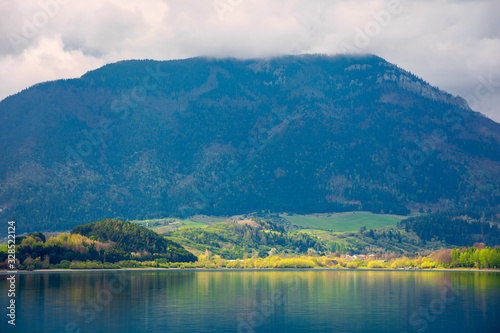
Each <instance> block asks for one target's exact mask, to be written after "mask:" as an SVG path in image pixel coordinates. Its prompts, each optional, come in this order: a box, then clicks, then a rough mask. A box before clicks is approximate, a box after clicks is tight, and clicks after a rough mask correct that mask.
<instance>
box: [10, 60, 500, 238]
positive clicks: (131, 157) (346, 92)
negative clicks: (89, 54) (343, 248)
mask: <svg viewBox="0 0 500 333" xmlns="http://www.w3.org/2000/svg"><path fill="white" fill-rule="evenodd" d="M145 78H146V82H147V86H145V84H144V82H145V81H144V79H145ZM146 88H147V89H146ZM139 91H141V92H143V93H144V94H142V95H141V94H139V93H138V92H139ZM0 119H1V121H0V142H8V143H9V144H6V145H2V146H1V147H0V155H1V156H7V157H8V158H2V159H0V219H1V220H5V219H9V220H16V221H17V224H16V225H17V232H18V233H19V234H20V233H23V232H33V231H49V230H55V231H61V230H69V229H71V228H72V227H74V226H75V225H77V224H81V223H89V222H92V221H96V220H100V219H103V218H117V219H126V220H134V219H144V218H155V217H168V216H181V217H186V216H189V215H194V214H206V215H218V216H231V215H236V214H245V213H248V212H256V211H262V210H265V211H271V212H295V213H321V212H340V211H354V210H365V211H371V212H374V213H381V212H384V213H392V214H401V215H405V214H408V213H409V209H412V210H418V209H419V208H421V209H424V210H425V211H426V212H427V211H428V210H431V211H432V212H435V211H438V210H448V209H452V208H457V207H465V206H467V207H472V206H475V207H478V208H479V209H481V208H492V209H491V213H488V215H487V216H486V219H488V220H490V221H492V220H497V219H498V215H497V214H498V213H500V212H499V211H498V207H500V206H499V204H500V196H499V191H500V175H499V170H500V146H499V142H500V137H499V136H500V134H499V133H500V125H499V124H497V123H495V122H493V121H491V120H489V119H487V118H485V117H483V116H482V115H480V114H478V113H475V112H473V111H472V110H470V109H469V107H468V106H467V104H466V103H465V101H464V100H463V99H461V98H457V97H453V96H451V95H449V94H447V93H445V92H443V91H440V90H439V89H437V88H435V87H432V86H430V85H429V84H427V83H426V82H424V81H423V80H421V79H420V78H418V77H416V76H415V75H413V74H411V73H409V72H407V71H405V70H403V69H401V68H398V67H397V66H395V65H393V64H390V63H388V62H386V61H385V60H384V59H381V58H379V57H376V56H372V55H368V56H360V57H353V56H337V57H328V56H311V55H310V56H289V57H279V58H270V59H254V60H235V59H207V58H193V59H186V60H176V61H162V62H157V61H149V60H144V61H123V62H119V63H115V64H109V65H107V66H104V67H102V68H100V69H98V70H95V71H91V72H88V73H86V74H85V75H83V76H82V77H81V78H77V79H71V80H59V81H54V82H46V83H43V84H38V85H35V86H33V87H31V88H29V89H26V90H24V91H23V92H21V93H19V94H16V95H14V96H11V97H8V98H6V99H5V100H3V101H1V102H0ZM488 212H490V210H488ZM4 233H5V230H0V237H1V236H4ZM305 242H307V241H305ZM290 246H291V245H290Z"/></svg>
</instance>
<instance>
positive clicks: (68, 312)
mask: <svg viewBox="0 0 500 333" xmlns="http://www.w3.org/2000/svg"><path fill="white" fill-rule="evenodd" d="M0 277H1V278H0V280H1V281H0V292H1V295H2V298H1V299H2V309H3V312H2V321H1V323H0V327H1V330H0V331H1V332H92V333H97V332H106V333H110V332H119V333H126V332H287V333H289V332H454V333H457V332H500V273H495V272H422V271H318V270H307V271H133V272H130V271H127V272H70V273H36V274H19V275H18V278H17V286H16V289H17V295H16V326H15V329H13V326H11V325H8V324H7V320H8V317H6V313H7V312H6V311H7V310H6V306H7V305H8V304H7V302H8V298H7V297H6V296H7V289H8V284H7V281H6V279H5V278H6V276H5V275H2V276H0Z"/></svg>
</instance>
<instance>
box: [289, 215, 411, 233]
mask: <svg viewBox="0 0 500 333" xmlns="http://www.w3.org/2000/svg"><path fill="white" fill-rule="evenodd" d="M281 217H283V218H284V219H286V220H287V221H289V222H290V223H291V224H293V225H296V226H298V227H301V228H306V229H318V230H328V231H341V232H357V231H358V230H359V229H360V228H361V227H366V228H367V229H380V228H383V227H396V225H397V224H398V222H400V221H401V220H403V219H405V218H407V216H400V215H388V214H373V213H370V212H348V213H338V214H310V215H288V214H283V215H281Z"/></svg>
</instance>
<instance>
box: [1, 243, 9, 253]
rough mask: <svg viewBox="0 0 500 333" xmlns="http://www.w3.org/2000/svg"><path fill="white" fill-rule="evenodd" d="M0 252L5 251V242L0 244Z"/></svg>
mask: <svg viewBox="0 0 500 333" xmlns="http://www.w3.org/2000/svg"><path fill="white" fill-rule="evenodd" d="M0 252H7V244H5V245H0Z"/></svg>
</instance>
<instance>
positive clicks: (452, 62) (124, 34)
mask: <svg viewBox="0 0 500 333" xmlns="http://www.w3.org/2000/svg"><path fill="white" fill-rule="evenodd" d="M499 14H500V1H498V0H350V1H343V0H288V1H286V0H85V1H77V0H9V1H4V0H2V1H1V2H0V31H1V34H0V99H3V98H5V97H7V96H9V95H12V94H14V93H16V92H18V91H20V90H22V89H24V88H27V87H29V86H31V85H33V84H35V83H37V82H42V81H47V80H55V79H59V78H71V77H79V76H81V75H82V74H84V73H85V72H87V71H89V70H92V69H96V68H98V67H100V66H103V65H105V64H107V63H111V62H115V61H119V60H123V59H145V58H147V59H158V60H167V59H180V58H187V57H193V56H200V55H209V56H219V57H226V56H233V57H240V58H245V57H260V56H262V57H264V56H273V55H282V54H303V53H326V54H337V53H346V52H355V53H373V54H376V55H379V56H381V57H383V58H385V59H386V60H388V61H389V62H392V63H395V64H397V65H398V66H400V67H402V68H404V69H406V70H409V71H411V72H412V73H414V74H416V75H418V76H420V77H422V78H423V79H424V80H426V81H428V82H429V83H430V84H432V85H434V86H437V87H439V88H441V89H444V90H446V91H448V92H450V93H452V94H455V95H460V96H462V97H464V98H466V99H467V100H468V101H469V104H470V105H471V107H472V108H473V109H474V110H477V111H480V112H482V113H483V114H485V115H487V116H488V117H490V118H492V119H494V120H496V121H500V56H499V55H500V20H499V19H498V16H499Z"/></svg>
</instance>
